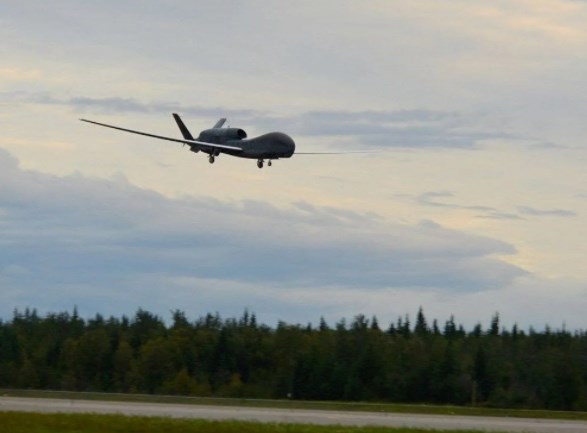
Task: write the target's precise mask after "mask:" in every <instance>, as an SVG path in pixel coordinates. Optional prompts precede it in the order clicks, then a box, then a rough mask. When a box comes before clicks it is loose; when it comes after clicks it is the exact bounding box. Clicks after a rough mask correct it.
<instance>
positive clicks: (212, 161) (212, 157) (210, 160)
mask: <svg viewBox="0 0 587 433" xmlns="http://www.w3.org/2000/svg"><path fill="white" fill-rule="evenodd" d="M215 160H216V158H214V155H210V156H209V157H208V162H209V163H210V164H214V161H215Z"/></svg>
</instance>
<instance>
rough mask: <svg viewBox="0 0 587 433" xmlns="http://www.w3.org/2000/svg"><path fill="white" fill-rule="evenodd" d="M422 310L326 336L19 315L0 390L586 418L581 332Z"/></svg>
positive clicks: (1, 358) (214, 320)
mask: <svg viewBox="0 0 587 433" xmlns="http://www.w3.org/2000/svg"><path fill="white" fill-rule="evenodd" d="M429 323H430V322H429V321H427V320H426V317H425V316H424V312H423V310H422V309H421V308H420V309H419V311H418V313H417V316H416V320H415V323H414V326H413V327H412V326H411V325H410V319H409V317H408V316H404V317H400V318H398V319H397V320H394V321H392V323H391V324H390V326H389V327H388V328H387V329H385V328H380V325H379V322H378V320H377V318H375V317H373V318H371V319H367V318H366V317H365V316H363V315H358V316H356V317H355V318H354V319H353V320H352V321H349V322H347V321H345V320H341V321H339V322H338V323H336V324H335V325H334V327H330V326H329V325H328V324H327V323H326V321H325V320H324V319H320V322H319V326H318V327H316V328H314V327H312V326H311V325H308V326H302V325H290V324H286V323H283V322H280V323H279V324H278V325H277V327H276V328H270V327H268V326H265V325H260V324H258V323H257V319H256V317H255V315H254V314H251V313H250V312H248V311H245V313H244V314H243V316H242V317H241V318H239V319H235V318H229V319H224V320H223V319H222V318H220V317H219V316H218V315H217V314H216V315H212V314H208V315H206V316H203V317H200V318H199V319H197V320H195V321H190V320H189V319H188V318H187V316H186V314H185V313H184V312H182V311H179V310H177V311H174V312H172V320H171V324H170V325H169V326H168V325H166V324H165V322H164V321H163V320H162V319H161V318H159V317H157V316H156V315H153V314H152V313H149V312H147V311H144V310H139V311H138V312H137V313H136V315H135V316H134V317H133V318H131V319H129V318H126V317H122V318H120V319H118V318H114V317H111V318H108V319H105V318H103V317H102V316H100V315H97V316H96V317H94V318H92V319H89V320H83V319H80V318H79V317H78V315H77V312H75V311H74V312H73V314H69V313H60V314H49V315H47V316H46V317H39V315H38V314H37V313H36V312H35V311H34V310H32V311H31V310H26V311H25V312H24V313H20V312H18V311H17V312H15V315H14V317H13V319H12V320H11V321H6V322H0V387H4V388H36V389H56V390H73V391H106V392H112V391H115V392H131V393H158V394H170V395H188V396H218V397H238V398H246V397H250V398H281V399H285V398H288V399H294V400H331V401H336V400H346V401H393V402H398V403H400V402H401V403H436V404H455V405H466V404H473V405H482V406H493V407H511V408H534V409H554V410H585V409H587V388H586V384H587V363H586V362H585V359H587V334H585V333H584V332H575V333H574V334H571V333H570V332H568V331H567V330H565V329H563V330H557V331H553V330H552V329H550V328H546V329H545V330H544V331H543V332H536V331H534V330H530V331H529V332H527V333H526V332H524V331H522V330H520V329H519V328H518V327H517V325H514V327H513V328H512V330H511V331H507V330H506V329H501V327H500V321H499V315H498V314H497V313H496V314H495V315H494V316H493V317H492V318H491V322H490V326H489V327H488V329H486V330H483V329H482V327H481V325H476V326H475V327H474V329H473V330H472V331H471V332H470V333H467V332H466V331H465V330H464V328H463V327H462V326H459V325H457V324H456V323H455V320H454V318H453V317H451V318H450V319H449V320H448V321H446V323H445V324H444V327H439V325H438V323H437V322H436V321H433V322H432V326H429V325H428V324H429Z"/></svg>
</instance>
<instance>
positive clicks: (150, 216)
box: [0, 151, 525, 314]
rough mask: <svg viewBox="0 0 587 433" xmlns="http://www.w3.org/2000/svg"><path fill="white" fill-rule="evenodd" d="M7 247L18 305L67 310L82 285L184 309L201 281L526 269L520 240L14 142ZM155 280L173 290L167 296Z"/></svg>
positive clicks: (417, 280) (2, 262)
mask: <svg viewBox="0 0 587 433" xmlns="http://www.w3.org/2000/svg"><path fill="white" fill-rule="evenodd" d="M0 245H1V249H0V251H1V252H0V284H1V287H2V290H3V291H4V292H5V294H8V298H9V301H11V302H5V303H4V305H5V306H6V308H12V307H13V306H21V307H22V306H23V303H26V304H27V305H28V304H30V303H31V299H34V298H35V296H34V294H33V293H38V294H39V299H44V301H43V302H44V305H48V306H56V305H62V306H63V307H67V306H69V305H71V304H72V303H75V300H76V299H78V297H79V296H78V295H76V294H75V293H76V291H78V293H83V294H84V295H83V296H84V301H83V302H85V303H86V304H90V305H91V304H92V303H96V305H97V304H106V305H107V304H112V303H116V302H119V301H118V298H119V295H120V293H119V292H120V291H124V290H126V286H129V287H132V288H133V290H135V289H136V288H137V287H139V286H142V287H144V290H145V293H150V295H149V296H153V297H154V298H155V299H158V300H160V301H161V302H162V304H163V305H166V306H168V308H175V307H180V306H181V305H170V302H168V301H165V299H166V297H167V295H168V294H169V291H173V290H175V289H178V290H180V289H181V290H182V292H183V293H185V294H186V296H188V295H189V284H188V283H187V282H189V281H199V282H200V283H201V282H202V281H212V282H214V284H213V285H214V286H218V285H220V286H223V285H224V286H243V287H253V286H254V287H256V288H257V289H259V290H264V291H265V292H266V293H273V294H275V293H281V294H285V293H286V292H287V291H288V290H291V289H300V288H301V289H308V290H311V289H316V290H319V289H320V288H326V287H330V288H332V287H336V288H342V289H351V290H354V289H361V290H365V291H366V292H369V291H380V290H386V289H389V288H401V289H406V288H410V289H413V290H431V289H439V290H441V291H446V292H449V293H450V292H455V291H456V292H472V291H483V290H489V289H495V288H499V287H502V286H504V285H507V284H509V283H511V282H512V281H513V280H514V279H516V278H517V277H519V276H521V275H524V274H525V272H524V271H523V270H522V269H520V268H518V267H515V266H513V265H510V264H507V263H505V262H504V261H502V260H500V259H498V258H496V255H508V254H513V253H515V250H514V248H513V247H512V246H511V245H508V244H506V243H504V242H501V241H497V240H494V239H490V238H485V237H481V236H474V235H469V234H465V233H460V232H458V231H454V230H448V229H445V228H443V227H440V226H439V225H437V224H435V223H433V222H427V221H424V222H422V223H420V224H418V225H398V224H396V225H393V224H387V223H385V222H384V221H382V220H381V219H380V218H378V217H377V216H374V215H366V214H361V213H355V212H350V211H348V210H342V209H337V208H329V207H316V206H313V205H311V204H309V203H307V202H303V201H299V202H295V203H292V204H291V205H290V206H289V207H287V208H278V207H274V206H272V205H270V204H268V203H265V202H262V201H253V200H249V201H242V202H223V201H219V200H215V199H213V198H209V197H185V198H179V199H171V198H167V197H164V196H162V195H160V194H158V193H155V192H152V191H149V190H145V189H140V188H138V187H135V186H133V185H131V184H129V183H128V182H127V181H126V180H124V179H122V178H119V179H114V180H100V179H94V178H88V177H84V176H82V175H72V176H67V177H57V176H53V175H48V174H42V173H39V172H34V171H24V170H22V169H20V168H19V167H18V164H17V161H16V159H15V158H13V157H12V156H11V155H9V154H8V153H7V152H5V151H1V153H0ZM149 281H151V282H153V284H154V285H155V286H157V287H159V285H160V284H163V281H165V284H168V285H169V287H167V288H166V289H165V290H164V291H162V292H159V293H156V292H153V290H152V288H149V287H148V286H149ZM186 284H187V286H186ZM194 290H195V288H194ZM199 296H200V295H199ZM72 301H73V302H72ZM126 302H128V308H129V309H131V310H132V309H133V308H135V307H136V305H133V302H134V300H130V299H127V300H126ZM9 306H10V307H9ZM281 307H283V305H282V306H281ZM2 314H7V311H2Z"/></svg>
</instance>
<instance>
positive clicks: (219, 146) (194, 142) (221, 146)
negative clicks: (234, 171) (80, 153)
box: [80, 119, 243, 151]
mask: <svg viewBox="0 0 587 433" xmlns="http://www.w3.org/2000/svg"><path fill="white" fill-rule="evenodd" d="M80 120H81V121H82V122H87V123H93V124H94V125H99V126H105V127H106V128H112V129H118V130H119V131H124V132H130V133H132V134H139V135H144V136H146V137H153V138H158V139H160V140H167V141H175V142H176V143H184V144H190V145H198V146H201V147H209V148H212V149H227V150H240V151H242V150H243V148H242V147H238V146H228V145H226V144H214V143H206V142H205V141H197V140H182V139H179V138H172V137H165V136H163V135H155V134H149V133H148V132H141V131H135V130H134V129H126V128H121V127H120V126H114V125H107V124H106V123H100V122H94V121H93V120H87V119H80Z"/></svg>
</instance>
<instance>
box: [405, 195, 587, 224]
mask: <svg viewBox="0 0 587 433" xmlns="http://www.w3.org/2000/svg"><path fill="white" fill-rule="evenodd" d="M408 198H410V199H412V200H414V201H415V202H416V203H418V204H420V205H423V206H429V207H437V208H445V209H462V210H470V211H480V212H484V213H483V214H481V215H477V218H485V219H495V220H524V219H526V218H524V217H523V216H521V215H524V216H531V217H544V216H549V217H565V218H570V217H576V216H578V214H577V212H575V211H572V210H568V209H535V208H532V207H529V206H518V207H517V208H516V209H517V212H518V213H514V212H508V211H502V210H498V209H495V208H493V207H490V206H483V205H462V204H457V203H450V202H448V201H447V199H453V198H455V195H454V194H453V193H452V192H450V191H428V192H424V193H422V194H420V195H418V196H416V197H413V196H408Z"/></svg>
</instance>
